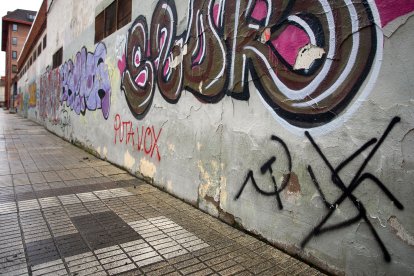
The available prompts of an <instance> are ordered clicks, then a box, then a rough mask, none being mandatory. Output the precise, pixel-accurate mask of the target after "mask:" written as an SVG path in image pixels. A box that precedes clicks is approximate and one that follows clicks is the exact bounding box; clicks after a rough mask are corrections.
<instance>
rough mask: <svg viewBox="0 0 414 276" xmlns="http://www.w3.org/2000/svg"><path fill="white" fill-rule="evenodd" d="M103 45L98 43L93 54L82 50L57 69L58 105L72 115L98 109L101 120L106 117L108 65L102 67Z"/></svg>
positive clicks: (109, 96) (104, 51)
mask: <svg viewBox="0 0 414 276" xmlns="http://www.w3.org/2000/svg"><path fill="white" fill-rule="evenodd" d="M105 58H106V46H105V44H103V43H98V45H97V46H96V48H95V52H93V53H91V52H88V50H87V49H86V47H83V48H82V49H81V50H80V51H79V52H77V53H76V55H75V58H74V59H73V60H72V59H69V60H68V61H66V62H65V63H64V64H63V65H62V66H61V68H60V78H61V88H62V93H61V94H60V102H61V104H62V105H63V104H64V103H65V104H66V106H68V107H70V109H71V110H73V111H74V112H75V113H76V114H78V115H79V114H85V112H86V110H91V111H92V110H96V109H101V110H102V115H103V117H104V118H105V119H107V118H108V116H109V109H110V104H111V102H110V101H111V82H110V80H109V73H108V66H107V65H106V64H105Z"/></svg>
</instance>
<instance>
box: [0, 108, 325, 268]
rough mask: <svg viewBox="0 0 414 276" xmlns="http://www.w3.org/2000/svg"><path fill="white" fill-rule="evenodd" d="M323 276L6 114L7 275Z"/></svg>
mask: <svg viewBox="0 0 414 276" xmlns="http://www.w3.org/2000/svg"><path fill="white" fill-rule="evenodd" d="M118 274H122V275H141V274H148V275H188V274H190V275H253V274H260V275H322V273H321V272H319V271H317V270H316V269H314V268H311V267H309V266H308V265H307V264H305V263H302V262H300V261H299V260H296V259H294V258H292V257H290V256H288V255H286V254H284V253H283V252H281V251H279V250H277V249H275V248H274V247H272V246H270V245H268V244H266V243H264V242H262V241H259V240H257V239H255V238H254V237H251V236H249V235H247V234H245V233H243V232H241V231H239V230H237V229H234V228H232V227H230V226H228V225H226V224H224V223H222V222H220V221H218V220H217V219H215V218H213V217H211V216H209V215H206V214H204V213H203V212H201V211H199V210H197V209H195V208H193V207H192V206H190V205H188V204H186V203H184V202H182V201H180V200H178V199H176V198H174V197H172V196H170V195H168V194H167V193H165V192H162V191H160V190H158V189H157V188H154V187H153V186H150V185H148V184H145V183H144V182H142V181H141V180H138V179H136V178H135V177H133V176H131V175H129V174H128V173H126V172H125V171H123V170H121V169H119V168H117V167H115V166H113V165H111V164H110V163H108V162H105V161H102V160H100V159H97V158H96V157H94V156H92V155H90V154H88V153H86V152H85V151H83V150H82V149H79V148H77V147H75V146H73V145H71V144H70V143H68V142H65V141H63V140H62V139H60V138H59V137H56V136H54V135H53V134H51V133H49V132H48V131H46V130H45V129H44V128H43V127H42V126H39V125H37V124H35V123H33V122H31V121H28V120H26V119H23V118H20V117H19V116H17V115H12V114H7V113H6V112H4V111H0V275H11V276H13V275H73V276H75V275H76V276H81V275H118Z"/></svg>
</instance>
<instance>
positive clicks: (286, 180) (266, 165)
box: [234, 135, 292, 210]
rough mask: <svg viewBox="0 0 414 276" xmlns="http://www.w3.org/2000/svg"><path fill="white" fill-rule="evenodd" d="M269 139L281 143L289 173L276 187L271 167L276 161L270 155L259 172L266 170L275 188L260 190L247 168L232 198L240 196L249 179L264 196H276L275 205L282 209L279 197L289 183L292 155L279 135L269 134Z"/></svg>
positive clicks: (236, 198)
mask: <svg viewBox="0 0 414 276" xmlns="http://www.w3.org/2000/svg"><path fill="white" fill-rule="evenodd" d="M271 140H272V141H276V142H278V143H279V144H281V145H282V147H283V149H284V150H285V153H286V156H287V159H288V170H289V173H288V174H287V176H286V177H284V178H283V181H282V184H281V185H280V188H278V187H277V183H276V179H275V177H274V176H273V169H272V164H273V163H275V162H276V156H272V157H271V158H270V159H269V160H268V161H266V162H265V163H264V164H263V165H262V166H261V167H260V172H261V173H262V175H264V174H265V173H266V172H267V171H269V173H270V176H271V179H272V182H273V186H274V188H275V190H274V191H273V192H267V191H264V190H262V189H261V188H260V187H259V186H258V185H257V183H256V180H255V179H254V175H253V171H252V170H249V172H248V173H247V176H246V179H245V180H244V182H243V184H242V186H241V188H240V190H239V192H238V193H237V194H236V196H235V197H234V200H238V199H239V198H240V196H241V194H242V193H243V191H244V188H245V187H246V185H247V183H248V182H249V179H250V180H251V182H252V184H253V187H254V188H255V190H256V191H257V192H258V193H259V194H262V195H265V196H276V200H277V205H278V208H279V210H282V209H283V204H282V200H281V199H280V195H279V194H280V192H282V191H283V190H284V189H285V188H286V186H287V184H288V183H289V180H290V174H291V172H292V157H291V155H290V152H289V149H288V147H287V145H286V143H285V142H284V141H283V140H282V139H281V138H279V137H277V136H275V135H272V136H271Z"/></svg>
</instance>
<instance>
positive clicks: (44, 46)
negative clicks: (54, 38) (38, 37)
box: [43, 35, 46, 50]
mask: <svg viewBox="0 0 414 276" xmlns="http://www.w3.org/2000/svg"><path fill="white" fill-rule="evenodd" d="M45 48H46V35H45V36H44V37H43V50H44V49H45Z"/></svg>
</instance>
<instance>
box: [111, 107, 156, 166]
mask: <svg viewBox="0 0 414 276" xmlns="http://www.w3.org/2000/svg"><path fill="white" fill-rule="evenodd" d="M114 131H115V137H114V143H115V144H117V143H120V144H122V143H125V145H131V146H132V147H133V148H134V149H136V150H137V151H139V152H141V151H142V152H144V153H145V154H146V155H148V156H150V157H153V156H154V155H155V157H156V158H157V159H158V161H161V156H160V150H159V148H158V139H159V138H160V135H161V131H162V128H161V129H160V130H159V131H158V132H157V131H156V130H155V128H154V126H147V127H145V126H141V128H140V127H139V126H134V125H133V123H132V122H131V121H123V120H122V119H121V116H120V115H119V114H116V115H115V121H114Z"/></svg>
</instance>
